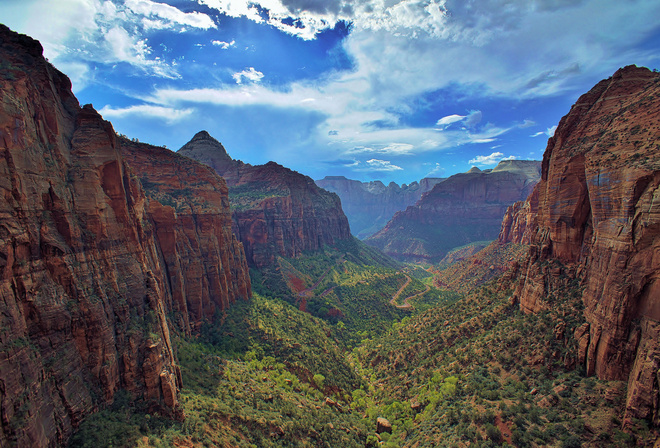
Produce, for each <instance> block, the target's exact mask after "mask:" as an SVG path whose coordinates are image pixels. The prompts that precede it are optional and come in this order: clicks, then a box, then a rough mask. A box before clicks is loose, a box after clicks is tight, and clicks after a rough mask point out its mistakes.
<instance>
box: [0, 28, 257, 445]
mask: <svg viewBox="0 0 660 448" xmlns="http://www.w3.org/2000/svg"><path fill="white" fill-rule="evenodd" d="M0 65H1V66H2V67H3V70H2V76H0V154H1V157H0V340H1V341H2V343H3V349H2V350H0V384H2V394H1V395H2V406H0V408H1V411H0V413H1V415H0V418H2V421H3V425H2V431H0V445H1V446H5V445H6V446H10V445H12V446H13V445H16V446H31V447H42V446H55V445H57V446H60V445H61V446H64V445H66V440H67V438H68V436H69V435H70V434H71V431H72V428H73V427H75V426H77V425H78V424H79V423H80V422H81V420H82V419H83V418H85V417H86V416H88V415H89V414H90V413H91V412H93V411H94V410H96V409H98V408H99V407H100V406H102V405H104V404H107V403H110V402H111V401H112V400H113V399H114V397H115V394H116V392H117V391H118V390H120V389H124V390H127V391H129V392H130V393H131V394H132V396H133V398H135V399H144V400H152V401H153V403H152V404H153V405H154V406H155V407H160V408H161V410H163V411H164V412H167V411H168V409H169V411H174V413H175V415H177V411H176V409H174V410H173V409H172V408H173V407H175V406H176V402H177V398H176V396H177V393H178V388H179V387H180V386H181V380H180V372H179V369H178V367H177V366H176V360H175V357H174V351H173V348H172V342H171V340H170V334H169V331H170V325H173V324H180V326H181V329H183V330H190V329H194V328H196V326H198V325H199V322H200V319H202V318H204V317H208V316H209V314H210V312H211V310H212V309H214V307H216V308H220V309H222V307H224V306H227V305H228V304H229V303H230V302H231V301H232V300H234V299H236V298H238V297H245V298H247V297H248V296H249V292H250V283H249V277H248V273H247V264H246V262H245V258H244V255H243V252H242V249H241V247H240V243H238V242H236V240H235V239H233V238H232V235H231V230H230V219H229V210H228V201H227V193H226V189H223V188H224V185H223V184H222V182H221V180H219V179H218V178H217V176H215V174H213V176H215V177H214V179H215V184H213V186H209V187H206V189H207V190H214V191H213V192H203V193H204V194H206V196H203V198H202V199H200V201H206V202H205V203H204V204H206V205H205V207H202V206H200V207H199V208H197V209H194V208H192V207H191V208H190V211H189V212H188V213H185V214H183V215H184V216H183V217H179V216H178V215H174V219H173V220H172V221H167V220H166V219H165V218H163V216H165V217H167V216H168V215H167V213H161V214H159V212H163V209H164V206H163V207H161V208H159V207H158V203H157V202H156V200H155V199H152V198H150V197H148V196H146V195H145V194H144V190H145V187H146V186H145V185H143V184H142V182H141V178H140V175H142V174H144V173H143V172H141V171H142V170H141V171H137V170H136V169H135V167H133V166H131V163H130V160H128V157H127V156H126V152H127V150H130V151H133V150H135V151H146V152H148V151H149V148H148V147H146V146H139V145H137V146H136V147H131V148H128V149H127V148H123V149H122V147H123V146H124V145H123V142H122V141H121V140H120V139H118V138H117V137H116V135H115V131H114V129H113V128H112V125H111V124H110V123H109V122H106V121H104V120H103V119H102V117H101V116H100V115H99V114H98V113H97V112H96V111H95V110H94V109H93V107H91V105H87V106H85V107H83V108H81V107H80V106H79V104H78V101H77V100H76V98H75V97H74V96H73V94H72V93H71V83H70V81H69V80H68V78H66V76H64V75H63V74H62V73H60V72H59V71H57V70H55V69H54V68H53V67H52V66H51V65H50V64H49V63H48V62H47V61H46V60H45V59H44V58H43V56H42V48H41V45H40V44H39V43H38V42H36V41H34V40H32V39H31V38H29V37H27V36H22V35H18V34H16V33H13V32H11V31H10V30H9V29H8V28H6V27H4V26H2V25H0ZM130 151H129V152H130ZM135 157H136V158H137V157H138V156H135ZM179 159H183V158H182V157H178V158H177V157H175V156H172V157H169V158H168V157H165V156H162V155H160V154H157V153H156V152H154V157H153V158H152V159H151V162H152V163H153V164H156V165H157V167H158V170H160V171H162V172H163V173H171V172H174V171H176V170H179V169H182V168H184V167H185V168H186V169H188V168H190V167H191V166H192V165H191V164H194V165H195V166H196V167H198V168H196V169H197V170H198V171H199V172H202V171H204V170H206V171H210V170H208V169H207V168H205V167H203V166H202V165H200V164H198V163H196V162H192V161H190V164H178V163H177V162H178V161H179ZM152 168H153V167H152ZM210 174H212V173H210ZM190 175H191V176H195V175H197V172H195V170H192V171H191V173H190ZM175 177H176V176H173V180H174V178H175ZM177 179H179V180H180V181H181V182H187V183H191V178H187V179H186V178H185V174H181V175H180V176H179V177H178V178H177ZM172 188H173V189H174V188H176V187H174V186H172ZM146 189H148V188H146ZM198 190H204V188H203V187H199V188H198ZM167 195H169V196H170V200H171V201H172V200H175V199H176V198H174V192H173V191H170V190H168V191H163V193H162V196H159V198H161V199H163V200H164V198H165V197H166V196H167ZM160 205H161V206H162V204H160ZM165 211H166V210H165ZM196 213H198V214H199V216H198V215H196ZM169 216H170V217H171V216H172V215H169ZM193 221H195V225H190V224H191V223H192V222H193ZM168 225H169V227H168ZM216 225H217V226H218V228H217V229H211V227H213V226H216ZM183 226H186V227H187V228H185V229H184V228H182V227H183ZM184 238H185V244H184V243H182V240H183V239H184ZM211 243H214V244H211ZM185 245H188V246H190V247H191V248H188V247H186V248H185V249H184V246H185ZM200 245H204V246H205V247H204V248H200V247H197V246H200ZM205 251H207V252H205ZM204 263H206V265H204ZM177 294H179V295H177ZM211 294H213V298H212V299H211V298H209V296H210V295H211ZM183 304H185V305H186V306H185V307H184V306H183ZM191 304H192V305H191ZM168 315H174V316H176V317H177V319H179V321H177V322H176V323H173V322H169V321H168V317H167V316H168Z"/></svg>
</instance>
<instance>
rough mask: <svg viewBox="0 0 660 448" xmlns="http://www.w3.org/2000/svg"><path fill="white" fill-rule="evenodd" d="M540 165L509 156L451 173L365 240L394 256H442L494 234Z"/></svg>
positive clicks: (527, 190) (526, 190)
mask: <svg viewBox="0 0 660 448" xmlns="http://www.w3.org/2000/svg"><path fill="white" fill-rule="evenodd" d="M540 167H541V163H540V162H535V161H522V160H510V161H503V162H500V164H499V165H498V166H497V168H496V169H493V170H488V171H481V170H479V169H478V168H476V167H475V168H472V169H471V170H470V172H468V173H462V174H456V175H454V176H451V177H450V178H448V179H447V180H445V181H443V182H441V183H439V184H437V185H435V186H434V187H433V189H432V190H431V191H429V192H428V193H426V194H425V195H424V196H423V197H422V199H420V201H419V202H418V203H417V204H415V205H414V206H411V207H408V208H407V209H406V210H405V211H403V212H399V213H397V214H395V215H394V217H393V218H392V220H391V221H390V222H389V223H388V224H387V226H385V228H383V229H382V230H381V231H379V232H377V233H376V234H374V235H372V236H371V237H370V238H368V239H367V240H366V241H367V242H368V243H369V244H371V245H374V246H376V247H378V248H380V249H381V250H383V251H384V252H385V253H386V254H388V255H390V256H392V257H394V258H399V259H408V260H439V259H441V258H442V257H443V256H444V255H445V254H446V253H447V252H448V251H449V250H451V249H453V248H455V247H458V246H462V245H464V244H468V243H472V242H475V241H483V240H492V239H495V238H497V235H498V231H499V230H500V224H501V222H502V216H503V215H504V213H505V211H506V209H507V207H508V206H509V205H511V204H512V203H514V202H516V201H519V200H521V199H524V198H526V197H527V196H528V195H529V194H530V192H531V191H532V189H533V187H534V185H535V184H536V182H537V181H538V180H539V178H540Z"/></svg>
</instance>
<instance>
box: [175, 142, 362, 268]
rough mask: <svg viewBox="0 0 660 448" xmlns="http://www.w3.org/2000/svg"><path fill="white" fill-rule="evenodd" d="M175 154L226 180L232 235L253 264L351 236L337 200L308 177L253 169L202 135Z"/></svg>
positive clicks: (273, 168) (275, 168) (268, 167)
mask: <svg viewBox="0 0 660 448" xmlns="http://www.w3.org/2000/svg"><path fill="white" fill-rule="evenodd" d="M178 154H181V155H184V156H186V157H190V158H192V159H195V160H198V161H200V162H202V163H205V164H207V165H208V166H210V167H212V168H213V169H214V170H215V171H216V172H217V173H218V174H220V175H221V176H223V177H224V179H225V180H226V181H227V185H228V186H229V200H230V202H231V207H232V218H233V229H234V233H235V234H236V236H237V237H238V239H239V240H240V241H241V242H242V243H243V246H244V247H245V254H246V257H247V260H248V263H249V264H250V265H251V266H255V267H263V266H268V265H270V264H272V263H273V261H274V260H275V258H276V257H277V256H282V257H298V256H300V255H301V254H302V253H303V252H304V251H309V250H318V249H320V248H322V247H323V246H324V245H330V244H334V243H335V242H336V241H338V240H343V239H346V238H350V228H349V224H348V220H347V219H346V216H345V215H344V213H343V211H342V209H341V203H340V201H339V197H338V196H337V195H336V194H334V193H330V192H327V191H325V190H323V189H322V188H320V187H318V186H317V185H316V184H315V183H314V181H313V180H312V179H311V178H309V177H307V176H304V175H302V174H300V173H298V172H296V171H292V170H290V169H288V168H285V167H283V166H281V165H278V164H277V163H275V162H268V163H267V164H265V165H255V166H253V165H250V164H247V163H243V162H241V161H239V160H233V159H232V158H231V157H230V156H229V155H228V154H227V152H226V150H225V149H224V147H223V146H222V145H221V144H220V142H218V141H217V140H216V139H214V138H213V137H211V136H210V135H209V134H208V133H207V132H206V131H201V132H199V133H197V134H196V135H195V136H194V137H193V139H192V140H191V141H190V142H188V143H186V144H185V145H184V146H183V147H182V148H181V149H180V150H179V151H178Z"/></svg>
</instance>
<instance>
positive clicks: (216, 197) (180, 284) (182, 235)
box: [121, 139, 251, 333]
mask: <svg viewBox="0 0 660 448" xmlns="http://www.w3.org/2000/svg"><path fill="white" fill-rule="evenodd" d="M121 147H122V155H123V157H124V159H125V160H126V161H127V162H128V164H129V165H130V167H131V168H132V169H133V171H134V172H136V173H140V174H139V179H140V182H141V184H142V186H143V187H144V189H145V193H146V196H147V198H148V199H149V201H148V207H147V215H148V216H149V218H150V220H151V222H152V223H153V231H154V233H155V235H156V242H157V244H158V248H159V249H160V253H161V254H162V257H163V261H164V262H165V264H166V267H167V274H168V275H167V286H168V288H169V291H170V293H171V297H172V303H171V304H168V307H169V308H170V309H171V310H173V311H175V318H176V319H177V322H176V323H177V324H178V327H179V328H183V329H185V330H186V331H187V332H189V333H190V332H192V333H194V332H195V331H196V330H198V328H199V325H200V324H201V323H202V322H204V321H205V320H208V321H211V320H213V318H214V316H215V314H216V313H217V312H219V311H222V310H224V309H226V308H227V307H229V305H230V304H231V303H232V302H234V301H236V300H239V299H246V298H248V297H250V295H251V286H250V276H249V270H248V266H247V261H246V259H245V254H244V251H243V245H242V244H241V243H240V242H239V241H238V240H237V239H236V237H235V236H234V234H233V233H232V230H231V228H232V220H231V212H230V210H229V200H228V196H227V186H226V184H225V182H224V180H223V179H222V178H221V177H220V176H218V174H217V173H215V172H214V171H213V170H211V169H210V168H209V167H207V166H206V165H203V164H201V163H199V162H196V161H194V160H191V159H188V158H186V157H183V156H181V155H179V154H177V153H175V152H172V151H170V150H168V149H165V148H159V147H155V146H151V145H146V144H142V143H134V142H130V141H128V140H125V139H122V141H121Z"/></svg>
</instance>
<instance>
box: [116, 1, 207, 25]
mask: <svg viewBox="0 0 660 448" xmlns="http://www.w3.org/2000/svg"><path fill="white" fill-rule="evenodd" d="M124 4H125V5H126V7H128V8H129V9H130V10H131V11H133V12H134V13H136V14H138V15H141V16H144V17H145V18H146V17H149V18H150V19H146V20H147V21H149V25H148V26H147V27H155V28H163V27H166V26H167V25H169V26H171V25H174V24H176V25H184V26H189V27H191V28H199V29H203V30H208V29H209V28H216V26H215V23H214V22H213V19H211V17H209V16H208V15H206V14H203V13H201V12H190V13H185V12H183V11H181V10H180V9H178V8H175V7H174V6H170V5H167V4H165V3H156V2H152V1H150V0H125V2H124ZM154 19H160V22H158V21H155V20H154Z"/></svg>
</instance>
